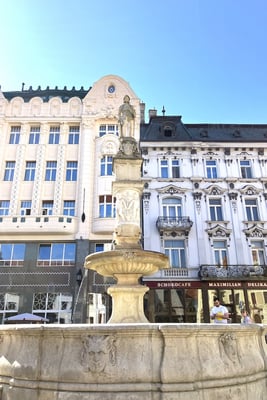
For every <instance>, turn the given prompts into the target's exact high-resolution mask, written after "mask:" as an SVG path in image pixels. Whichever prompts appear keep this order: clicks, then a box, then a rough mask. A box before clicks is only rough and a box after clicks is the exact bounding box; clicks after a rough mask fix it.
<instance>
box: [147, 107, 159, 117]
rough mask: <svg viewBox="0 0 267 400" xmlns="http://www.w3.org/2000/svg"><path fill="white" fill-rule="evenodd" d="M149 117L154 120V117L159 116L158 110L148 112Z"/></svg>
mask: <svg viewBox="0 0 267 400" xmlns="http://www.w3.org/2000/svg"><path fill="white" fill-rule="evenodd" d="M148 116H149V120H150V119H151V118H153V117H156V116H157V110H155V108H154V110H148Z"/></svg>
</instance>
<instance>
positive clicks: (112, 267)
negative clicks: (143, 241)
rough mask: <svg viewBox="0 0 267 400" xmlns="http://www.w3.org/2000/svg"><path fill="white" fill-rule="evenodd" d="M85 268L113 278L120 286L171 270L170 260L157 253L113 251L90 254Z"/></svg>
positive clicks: (132, 250)
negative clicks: (142, 277)
mask: <svg viewBox="0 0 267 400" xmlns="http://www.w3.org/2000/svg"><path fill="white" fill-rule="evenodd" d="M84 267H85V268H87V269H92V270H94V271H96V272H97V273H98V274H100V275H103V276H111V277H113V278H115V279H117V280H118V284H137V283H138V279H139V278H140V277H141V276H145V275H152V274H154V273H156V272H158V271H159V270H160V269H166V268H169V259H168V257H167V256H166V255H165V254H162V253H159V252H155V251H145V250H142V249H131V250H111V251H103V252H98V253H93V254H90V255H89V256H87V257H86V259H85V264H84ZM126 276H127V279H126Z"/></svg>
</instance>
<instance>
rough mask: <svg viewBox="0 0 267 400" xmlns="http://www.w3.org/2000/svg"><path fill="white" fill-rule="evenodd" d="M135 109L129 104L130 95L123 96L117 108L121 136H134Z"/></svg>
mask: <svg viewBox="0 0 267 400" xmlns="http://www.w3.org/2000/svg"><path fill="white" fill-rule="evenodd" d="M134 119H135V110H134V108H133V106H132V105H131V104H130V97H129V96H128V95H126V96H124V98H123V104H122V105H121V106H120V108H119V123H120V128H121V136H132V137H133V136H134Z"/></svg>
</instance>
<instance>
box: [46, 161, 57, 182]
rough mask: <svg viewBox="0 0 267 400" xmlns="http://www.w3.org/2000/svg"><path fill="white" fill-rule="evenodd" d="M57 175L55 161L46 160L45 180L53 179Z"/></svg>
mask: <svg viewBox="0 0 267 400" xmlns="http://www.w3.org/2000/svg"><path fill="white" fill-rule="evenodd" d="M56 176H57V161H46V170H45V180H46V181H55V180H56Z"/></svg>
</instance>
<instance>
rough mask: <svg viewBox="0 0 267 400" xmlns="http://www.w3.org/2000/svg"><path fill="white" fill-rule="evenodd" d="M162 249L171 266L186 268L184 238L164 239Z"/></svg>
mask: <svg viewBox="0 0 267 400" xmlns="http://www.w3.org/2000/svg"><path fill="white" fill-rule="evenodd" d="M164 250H165V254H166V255H167V256H168V257H169V260H170V266H171V268H186V260H185V244H184V240H165V241H164Z"/></svg>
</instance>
